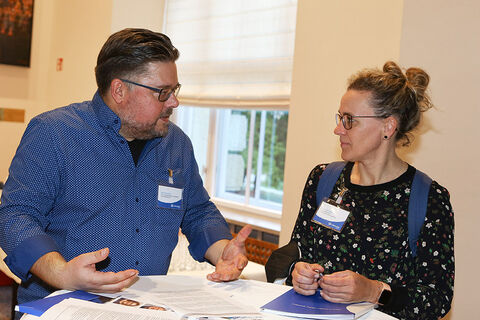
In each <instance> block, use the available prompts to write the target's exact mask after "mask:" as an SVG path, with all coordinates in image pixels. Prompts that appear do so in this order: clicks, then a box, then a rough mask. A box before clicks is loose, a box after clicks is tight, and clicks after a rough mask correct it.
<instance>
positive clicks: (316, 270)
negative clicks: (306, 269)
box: [313, 269, 323, 280]
mask: <svg viewBox="0 0 480 320" xmlns="http://www.w3.org/2000/svg"><path fill="white" fill-rule="evenodd" d="M313 271H315V272H316V273H318V276H319V277H318V280H320V279H322V278H323V273H322V272H320V270H318V269H315V270H313Z"/></svg>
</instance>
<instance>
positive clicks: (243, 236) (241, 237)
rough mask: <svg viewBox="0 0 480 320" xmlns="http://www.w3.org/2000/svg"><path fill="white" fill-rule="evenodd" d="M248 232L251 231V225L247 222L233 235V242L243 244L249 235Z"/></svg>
mask: <svg viewBox="0 0 480 320" xmlns="http://www.w3.org/2000/svg"><path fill="white" fill-rule="evenodd" d="M250 232H252V227H251V226H250V225H248V224H247V225H246V226H244V227H243V228H242V229H241V230H240V231H239V232H238V234H237V236H236V237H235V242H237V243H238V244H243V243H244V242H245V240H247V238H248V236H249V235H250Z"/></svg>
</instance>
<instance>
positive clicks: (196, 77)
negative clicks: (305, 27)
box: [164, 0, 297, 108]
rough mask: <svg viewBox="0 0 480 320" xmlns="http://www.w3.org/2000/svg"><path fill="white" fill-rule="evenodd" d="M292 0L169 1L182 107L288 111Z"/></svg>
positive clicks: (170, 33)
mask: <svg viewBox="0 0 480 320" xmlns="http://www.w3.org/2000/svg"><path fill="white" fill-rule="evenodd" d="M296 8H297V1H296V0H168V1H167V2H166V10H165V20H164V21H165V34H167V35H168V36H169V37H170V38H171V39H172V42H173V45H174V46H175V47H177V48H178V50H179V51H180V59H179V60H178V61H177V66H178V74H179V81H180V83H182V89H181V91H180V100H181V102H182V103H183V104H189V105H208V106H228V107H235V106H241V107H248V106H255V107H262V108H269V107H275V108H278V107H280V108H282V107H283V108H287V107H288V104H289V97H290V83H291V76H292V61H293V51H294V41H295V21H296Z"/></svg>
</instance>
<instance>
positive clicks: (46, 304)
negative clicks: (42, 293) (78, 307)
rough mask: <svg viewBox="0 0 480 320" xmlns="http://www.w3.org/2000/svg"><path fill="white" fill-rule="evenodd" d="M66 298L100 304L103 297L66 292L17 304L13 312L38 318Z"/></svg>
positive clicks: (78, 291) (79, 291)
mask: <svg viewBox="0 0 480 320" xmlns="http://www.w3.org/2000/svg"><path fill="white" fill-rule="evenodd" d="M68 298H75V299H81V300H87V301H92V302H98V303H102V302H103V299H102V298H104V297H103V296H99V295H96V294H92V293H88V292H85V291H81V290H77V291H72V292H67V293H63V294H59V295H56V296H51V297H47V298H43V299H39V300H34V301H30V302H25V303H22V304H19V305H18V306H15V311H19V312H23V313H28V314H31V315H34V316H37V317H40V316H41V315H42V314H43V313H44V312H45V311H47V310H48V309H49V308H50V307H52V306H54V305H56V304H57V303H59V302H60V301H62V300H64V299H68Z"/></svg>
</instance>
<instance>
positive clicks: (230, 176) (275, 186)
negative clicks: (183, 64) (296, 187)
mask: <svg viewBox="0 0 480 320" xmlns="http://www.w3.org/2000/svg"><path fill="white" fill-rule="evenodd" d="M176 122H177V124H178V125H179V126H180V127H181V128H182V129H183V130H184V131H185V132H186V133H187V135H188V136H189V137H191V140H192V143H193V145H194V149H195V156H196V159H197V162H198V166H199V169H200V172H201V175H202V178H203V180H204V181H205V182H206V183H205V184H206V185H207V186H208V187H207V189H210V190H209V192H210V194H212V195H213V196H214V197H217V198H222V199H226V200H231V201H234V202H237V203H241V204H245V205H252V206H256V207H261V208H268V209H272V210H275V211H281V205H282V197H283V170H284V165H285V147H286V137H287V122H288V112H287V111H278V110H273V111H271V110H254V109H253V110H252V109H248V110H240V109H225V108H201V107H184V106H182V107H181V109H180V110H179V111H178V115H177V119H176ZM209 132H212V133H213V132H214V134H212V136H211V137H210V140H209V139H208V138H209ZM212 145H214V146H216V147H215V148H211V147H212ZM210 168H211V169H210ZM213 168H215V170H214V169H213ZM212 180H213V181H212ZM207 181H208V182H210V181H211V182H213V183H208V182H207ZM212 191H213V192H212Z"/></svg>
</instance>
